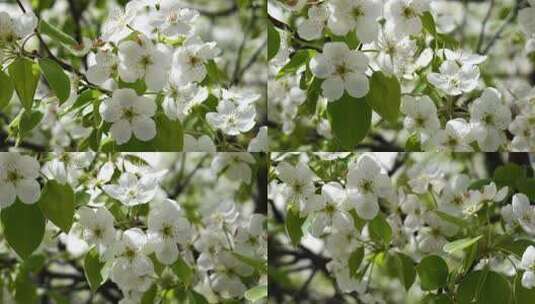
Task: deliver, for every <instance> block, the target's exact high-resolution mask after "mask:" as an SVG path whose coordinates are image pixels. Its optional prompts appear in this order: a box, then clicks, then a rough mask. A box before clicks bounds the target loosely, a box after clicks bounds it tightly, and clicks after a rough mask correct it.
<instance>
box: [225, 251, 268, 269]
mask: <svg viewBox="0 0 535 304" xmlns="http://www.w3.org/2000/svg"><path fill="white" fill-rule="evenodd" d="M232 255H234V256H235V257H236V258H237V259H238V260H240V261H241V262H243V263H245V264H247V265H249V266H251V267H253V268H254V269H256V270H257V271H258V272H259V273H266V272H267V262H266V261H264V260H261V259H255V258H252V257H248V256H245V255H242V254H238V253H236V252H233V253H232Z"/></svg>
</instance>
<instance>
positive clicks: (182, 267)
mask: <svg viewBox="0 0 535 304" xmlns="http://www.w3.org/2000/svg"><path fill="white" fill-rule="evenodd" d="M172 269H173V272H174V273H175V274H176V275H177V277H178V279H179V280H180V281H181V282H182V283H183V284H184V286H185V287H189V286H191V283H192V280H193V269H191V267H189V265H188V264H186V262H184V260H183V259H182V258H181V257H180V256H179V257H178V259H177V261H176V262H175V263H174V264H173V266H172Z"/></svg>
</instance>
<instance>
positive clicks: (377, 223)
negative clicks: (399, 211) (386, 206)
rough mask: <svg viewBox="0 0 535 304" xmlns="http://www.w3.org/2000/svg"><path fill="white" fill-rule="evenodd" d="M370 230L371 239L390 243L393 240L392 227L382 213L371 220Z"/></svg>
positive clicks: (386, 243) (385, 243)
mask: <svg viewBox="0 0 535 304" xmlns="http://www.w3.org/2000/svg"><path fill="white" fill-rule="evenodd" d="M368 231H369V233H370V239H372V240H373V241H375V242H376V243H382V244H384V245H388V244H390V241H391V240H392V228H391V227H390V225H389V224H388V222H387V221H386V218H385V216H384V215H383V214H382V213H379V214H377V216H376V217H375V218H374V219H373V220H371V222H370V223H369V224H368Z"/></svg>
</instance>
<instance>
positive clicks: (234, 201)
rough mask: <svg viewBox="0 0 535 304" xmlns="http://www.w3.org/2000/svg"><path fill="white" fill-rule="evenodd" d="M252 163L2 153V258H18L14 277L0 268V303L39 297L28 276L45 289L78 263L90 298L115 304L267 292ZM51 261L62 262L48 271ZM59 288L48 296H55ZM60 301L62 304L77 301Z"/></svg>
mask: <svg viewBox="0 0 535 304" xmlns="http://www.w3.org/2000/svg"><path fill="white" fill-rule="evenodd" d="M261 158H262V156H258V157H254V156H253V155H252V154H249V153H236V154H215V155H213V156H212V155H209V154H204V153H188V154H178V153H141V154H110V155H105V154H98V153H97V154H96V153H91V152H86V153H54V154H51V155H39V156H38V157H37V158H36V157H34V156H30V155H21V154H18V153H0V172H1V175H0V189H1V190H2V195H1V196H0V207H1V208H2V209H1V210H0V214H1V218H2V221H1V222H2V230H0V231H2V234H0V235H1V236H2V238H1V239H0V240H1V242H0V257H1V258H0V260H2V263H4V262H5V260H4V259H3V257H4V256H6V255H7V256H8V257H9V256H15V254H16V256H18V257H19V258H21V259H22V260H23V261H24V263H21V266H20V268H19V270H18V275H17V276H16V278H15V277H10V276H8V275H7V274H8V273H5V272H4V270H9V268H4V269H0V281H1V282H3V283H2V284H1V285H0V286H1V287H2V292H1V293H0V294H2V297H3V298H2V299H3V300H2V303H11V302H12V301H13V297H14V299H15V301H16V302H17V303H33V300H35V301H37V294H36V286H35V285H34V283H32V282H31V281H29V280H30V279H26V278H25V277H28V275H29V273H31V272H32V271H35V275H39V273H42V274H41V275H43V276H47V275H50V276H51V278H52V279H51V280H52V282H54V280H58V279H57V278H56V279H54V278H55V277H54V274H56V273H58V272H59V273H60V275H62V276H59V277H58V278H60V279H59V280H61V278H69V273H71V272H72V271H73V269H74V270H75V271H76V270H77V269H81V268H80V266H78V263H82V264H81V265H82V266H83V272H85V278H83V275H84V274H83V273H81V274H80V275H82V283H84V282H86V279H87V282H88V284H89V287H91V289H92V290H93V291H94V292H95V295H96V296H100V297H104V298H106V299H107V300H110V298H109V294H112V296H113V297H114V298H116V301H118V300H119V299H121V300H120V303H140V301H141V299H143V301H144V303H146V301H149V302H150V303H155V302H157V301H161V300H163V299H190V300H189V301H190V302H191V301H194V300H193V299H197V300H196V301H204V302H202V303H206V301H210V302H214V303H215V302H218V303H220V302H221V301H231V300H233V301H242V300H243V299H244V297H246V298H247V299H251V298H253V299H255V298H261V297H263V296H265V293H266V292H267V291H266V292H262V291H263V290H266V286H265V285H266V284H267V282H266V280H267V279H266V277H265V275H266V263H267V231H266V225H267V223H266V216H265V215H264V214H260V213H255V210H262V208H260V209H257V208H258V207H255V206H261V203H262V200H261V199H260V198H257V199H258V200H259V201H258V202H255V201H254V198H253V197H255V192H256V187H257V183H256V178H255V175H253V171H254V172H258V171H259V170H265V168H262V166H261V164H262V163H265V161H262V160H261ZM40 184H43V186H41V185H40ZM264 187H265V185H264ZM45 218H46V220H45ZM17 221H22V222H23V223H25V224H24V225H26V224H27V225H28V227H22V226H20V225H19V226H17V223H16V222H17ZM58 235H59V238H57V236H58ZM8 248H10V249H8ZM40 256H41V257H45V258H46V259H47V260H46V261H45V260H44V259H43V260H42V261H41V262H40V263H41V265H40V266H38V267H39V268H44V270H42V272H40V271H39V270H31V271H30V270H27V268H25V267H27V266H26V265H29V264H30V263H31V262H30V261H34V262H33V263H37V262H35V261H36V260H39V257H40ZM54 259H59V260H62V261H64V263H65V264H62V265H63V267H61V266H60V267H55V266H54V265H52V264H50V263H53V262H51V260H54ZM82 259H83V261H82V262H80V261H81V260H82ZM51 265H52V266H51ZM69 265H71V266H69ZM56 266H57V265H56ZM34 267H37V266H34ZM49 267H50V268H49ZM72 267H74V268H73V269H71V268H72ZM48 272H50V273H48ZM73 277H74V278H77V276H74V275H73ZM107 280H109V281H111V282H113V284H112V285H110V284H109V283H111V282H108V283H106V281H107ZM75 283H76V282H75ZM35 284H37V283H35ZM53 284H56V283H53ZM58 284H60V285H53V286H52V287H50V288H51V289H50V290H49V291H47V292H60V291H59V290H60V289H61V288H62V287H60V286H61V283H58ZM65 286H69V285H65ZM85 286H87V285H85ZM110 286H111V287H110ZM38 287H41V286H40V285H38ZM89 287H88V289H89ZM56 288H58V290H57V291H54V290H55V289H56ZM110 288H111V289H110ZM117 288H118V289H117ZM250 289H252V290H253V291H255V290H256V295H255V293H254V292H253V294H252V295H250V293H251V292H250V291H249V290H250ZM119 290H120V293H119ZM258 292H260V294H261V295H260V296H258ZM66 294H69V295H70V298H69V299H68V300H69V301H71V302H77V301H82V300H81V299H82V298H83V297H84V295H76V294H70V293H66ZM47 296H48V295H47ZM80 297H82V298H80ZM24 301H29V302H24Z"/></svg>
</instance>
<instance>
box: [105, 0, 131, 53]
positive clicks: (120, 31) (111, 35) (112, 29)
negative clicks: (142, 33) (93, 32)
mask: <svg viewBox="0 0 535 304" xmlns="http://www.w3.org/2000/svg"><path fill="white" fill-rule="evenodd" d="M138 9H139V1H131V2H128V3H127V4H126V6H125V9H124V10H123V9H122V8H120V7H114V8H112V9H110V13H109V14H108V18H106V21H105V22H104V24H103V25H102V39H103V40H104V41H111V42H114V43H117V42H119V41H121V40H122V39H124V38H126V36H128V35H130V33H131V32H132V30H131V29H130V28H129V26H131V24H132V21H133V20H134V18H135V17H136V16H137V13H138Z"/></svg>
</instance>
